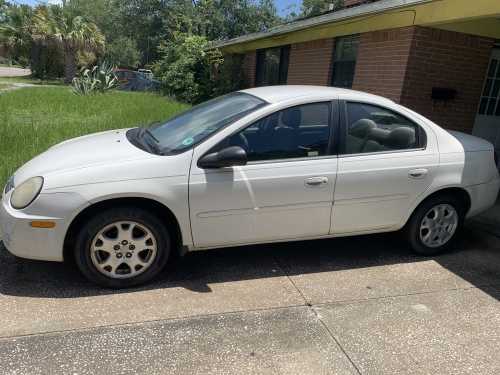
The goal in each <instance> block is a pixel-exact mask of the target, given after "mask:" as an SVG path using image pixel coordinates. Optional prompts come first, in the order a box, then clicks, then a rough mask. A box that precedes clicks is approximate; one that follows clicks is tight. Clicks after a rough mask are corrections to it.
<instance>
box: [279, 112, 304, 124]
mask: <svg viewBox="0 0 500 375" xmlns="http://www.w3.org/2000/svg"><path fill="white" fill-rule="evenodd" d="M301 121H302V111H301V110H300V109H299V108H290V109H287V110H285V111H284V112H283V114H282V115H281V122H282V123H283V124H285V125H286V126H288V127H290V128H298V127H299V126H300V123H301Z"/></svg>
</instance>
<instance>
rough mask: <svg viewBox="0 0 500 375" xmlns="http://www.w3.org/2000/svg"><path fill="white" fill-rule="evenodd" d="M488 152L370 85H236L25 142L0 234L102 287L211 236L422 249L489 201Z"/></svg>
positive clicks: (120, 283) (147, 275)
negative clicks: (397, 236)
mask: <svg viewBox="0 0 500 375" xmlns="http://www.w3.org/2000/svg"><path fill="white" fill-rule="evenodd" d="M495 158H496V156H494V149H493V146H492V145H491V144H490V143H488V142H486V141H484V140H482V139H479V138H475V137H473V136H470V135H467V134H462V133H455V132H448V131H446V130H444V129H442V128H440V127H439V126H438V125H436V124H434V123H433V122H431V121H429V120H428V119H426V118H424V117H423V116H421V115H419V114H417V113H415V112H412V111H411V110H409V109H407V108H404V107H402V106H400V105H398V104H396V103H394V102H392V101H390V100H388V99H384V98H381V97H378V96H374V95H370V94H365V93H361V92H356V91H351V90H343V89H336V88H326V87H310V86H274V87H262V88H256V89H250V90H243V91H239V92H235V93H232V94H229V95H226V96H223V97H220V98H217V99H214V100H211V101H209V102H206V103H203V104H201V105H198V106H196V107H193V108H192V109H190V110H188V111H187V112H184V113H182V114H181V115H179V116H177V117H175V118H173V119H171V120H168V121H166V122H164V123H162V124H159V125H155V126H152V127H150V128H136V129H128V130H117V131H108V132H104V133H99V134H93V135H88V136H84V137H80V138H76V139H73V140H69V141H66V142H63V143H61V144H58V145H56V146H54V147H52V148H50V149H49V150H47V151H46V152H45V153H43V154H41V155H39V156H38V157H36V158H34V159H33V160H31V161H30V162H28V163H27V164H26V165H24V166H23V167H22V168H20V169H19V170H18V171H17V172H16V173H15V174H14V176H13V177H12V178H10V180H9V181H8V183H7V186H6V187H5V189H4V192H3V198H2V205H1V209H0V221H1V227H2V233H3V242H4V244H5V246H6V248H7V249H8V250H9V251H10V252H11V253H12V254H14V255H17V256H19V257H23V258H30V259H41V260H47V261H63V260H64V259H65V258H67V257H74V258H75V259H76V263H77V265H78V267H79V268H80V270H81V272H82V273H83V274H84V275H85V276H86V277H88V278H89V279H90V280H92V281H94V282H96V283H98V284H100V285H103V286H106V287H116V288H118V287H127V286H132V285H137V284H140V283H143V282H146V281H148V280H150V279H151V278H153V277H154V276H156V275H157V274H158V273H159V272H161V270H162V269H163V268H164V266H165V264H166V262H167V260H168V259H169V257H171V256H172V255H174V253H178V254H183V253H185V252H188V251H197V250H203V249H209V248H216V247H224V246H235V245H248V244H257V243H268V242H278V241H293V240H305V239H315V238H328V237H339V236H352V235H359V234H368V233H379V232H391V231H398V230H401V229H404V231H405V233H406V235H407V238H408V242H409V244H410V245H411V247H412V248H413V249H414V250H415V251H416V252H417V253H420V254H424V255H430V254H436V253H438V252H440V251H443V250H445V249H446V248H448V247H449V246H451V245H452V243H453V240H454V239H455V238H456V236H457V234H458V232H459V230H460V228H461V226H462V224H463V221H464V219H465V218H466V217H471V216H473V215H476V214H478V213H480V212H481V211H483V210H485V209H487V208H489V207H490V206H492V205H493V204H494V202H495V200H496V198H497V194H498V190H499V187H500V177H499V174H498V170H497V167H496V162H495ZM332 251H335V249H332Z"/></svg>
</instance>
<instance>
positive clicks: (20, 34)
mask: <svg viewBox="0 0 500 375" xmlns="http://www.w3.org/2000/svg"><path fill="white" fill-rule="evenodd" d="M3 16H4V17H3V19H2V20H0V21H1V22H0V44H3V45H4V46H5V47H6V48H7V52H8V54H9V55H10V56H11V57H13V58H14V59H16V60H21V59H22V60H23V62H27V61H28V59H29V53H30V48H31V42H32V38H31V32H32V26H33V24H32V17H33V11H32V8H31V7H29V6H27V5H21V6H9V7H7V8H6V10H5V12H4V13H3Z"/></svg>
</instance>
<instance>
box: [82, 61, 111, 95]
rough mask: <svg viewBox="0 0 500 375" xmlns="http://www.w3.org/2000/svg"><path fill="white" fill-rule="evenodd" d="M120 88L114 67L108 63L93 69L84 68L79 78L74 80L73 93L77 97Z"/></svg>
mask: <svg viewBox="0 0 500 375" xmlns="http://www.w3.org/2000/svg"><path fill="white" fill-rule="evenodd" d="M117 86H118V80H117V79H116V76H115V73H114V67H113V66H112V65H111V64H108V63H107V62H103V63H102V64H100V65H96V66H94V67H93V68H91V69H89V68H84V69H83V70H82V71H81V72H80V75H79V76H78V77H75V78H73V92H74V93H75V94H77V95H90V94H94V93H105V92H106V91H109V90H112V89H114V88H116V87H117Z"/></svg>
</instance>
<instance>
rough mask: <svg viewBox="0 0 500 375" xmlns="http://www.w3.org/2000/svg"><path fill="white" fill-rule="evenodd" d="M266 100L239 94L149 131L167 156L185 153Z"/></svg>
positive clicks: (216, 100) (156, 126) (201, 105)
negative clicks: (168, 154)
mask: <svg viewBox="0 0 500 375" xmlns="http://www.w3.org/2000/svg"><path fill="white" fill-rule="evenodd" d="M265 104H266V102H264V101H263V100H261V99H259V98H257V97H255V96H252V95H249V94H245V93H241V92H236V93H232V94H228V95H224V96H221V97H219V98H216V99H213V100H210V101H208V102H205V103H202V104H200V105H197V106H195V107H193V108H191V109H190V110H188V111H186V112H184V113H182V114H180V115H179V116H177V117H174V118H173V119H171V120H169V121H167V122H165V123H162V124H158V125H154V126H152V127H151V128H150V129H149V132H148V133H149V135H150V136H151V138H153V139H154V140H155V142H157V144H158V149H160V150H161V152H162V153H163V154H166V153H177V152H182V151H184V150H186V149H188V148H190V147H192V146H193V145H196V144H198V143H200V142H202V141H203V140H205V139H206V138H208V137H209V136H210V135H212V134H214V133H215V132H217V131H219V130H220V129H222V128H223V127H225V126H227V125H229V124H231V123H233V122H235V121H237V120H239V119H240V118H242V117H243V116H245V115H247V114H249V113H250V112H253V111H255V110H256V109H257V108H260V107H262V106H263V105H265Z"/></svg>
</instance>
